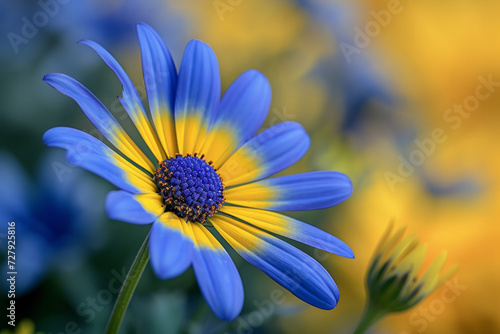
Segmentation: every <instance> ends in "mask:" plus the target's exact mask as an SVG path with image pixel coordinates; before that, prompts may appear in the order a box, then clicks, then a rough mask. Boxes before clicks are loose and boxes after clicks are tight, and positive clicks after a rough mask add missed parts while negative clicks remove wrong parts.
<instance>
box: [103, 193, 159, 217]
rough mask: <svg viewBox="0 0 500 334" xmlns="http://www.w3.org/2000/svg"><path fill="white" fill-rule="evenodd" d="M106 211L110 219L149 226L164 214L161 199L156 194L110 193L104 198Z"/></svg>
mask: <svg viewBox="0 0 500 334" xmlns="http://www.w3.org/2000/svg"><path fill="white" fill-rule="evenodd" d="M106 211H107V213H108V216H109V217H110V218H111V219H115V220H121V221H124V222H127V223H132V224H150V223H152V222H153V221H155V220H156V218H158V217H159V216H160V215H161V214H162V213H164V212H165V208H164V205H163V198H162V197H161V196H160V195H158V194H156V193H153V194H131V193H129V192H126V191H111V192H110V193H109V194H108V196H107V197H106Z"/></svg>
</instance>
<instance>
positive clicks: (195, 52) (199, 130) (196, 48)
mask: <svg viewBox="0 0 500 334" xmlns="http://www.w3.org/2000/svg"><path fill="white" fill-rule="evenodd" d="M220 92H221V85H220V75H219V64H218V62H217V57H216V56H215V54H214V52H213V51H212V49H211V48H210V47H209V46H208V45H206V44H205V43H203V42H201V41H197V40H192V41H190V42H189V43H188V45H187V46H186V50H185V51H184V56H183V58H182V63H181V67H180V70H179V80H178V83H177V93H176V97H175V126H176V131H177V139H178V144H179V151H180V152H179V153H181V154H185V153H194V151H195V149H197V148H201V146H202V145H203V143H204V140H205V138H206V134H207V131H208V129H209V128H210V125H211V123H212V122H213V120H214V116H215V111H216V109H217V105H218V103H219V99H220Z"/></svg>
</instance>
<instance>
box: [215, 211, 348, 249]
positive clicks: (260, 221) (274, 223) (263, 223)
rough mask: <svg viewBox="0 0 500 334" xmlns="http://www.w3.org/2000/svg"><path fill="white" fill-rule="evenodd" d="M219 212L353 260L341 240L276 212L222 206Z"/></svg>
mask: <svg viewBox="0 0 500 334" xmlns="http://www.w3.org/2000/svg"><path fill="white" fill-rule="evenodd" d="M220 211H221V212H223V213H226V214H228V215H231V216H233V217H236V218H238V219H240V220H243V221H245V222H247V223H249V224H252V225H254V226H256V227H258V228H261V229H263V230H265V231H268V232H271V233H275V234H278V235H282V236H284V237H287V238H290V239H293V240H296V241H299V242H302V243H304V244H306V245H309V246H312V247H315V248H318V249H321V250H324V251H325V252H329V253H332V254H337V255H340V256H344V257H348V258H354V254H353V252H352V250H351V249H350V248H349V246H347V245H346V244H345V243H344V242H343V241H342V240H340V239H338V238H336V237H334V236H333V235H331V234H330V233H327V232H325V231H323V230H321V229H319V228H317V227H315V226H312V225H310V224H306V223H304V222H302V221H300V220H297V219H293V218H291V217H288V216H284V215H281V214H279V213H276V212H271V211H266V210H257V209H250V208H242V207H236V206H224V207H222V208H221V210H220Z"/></svg>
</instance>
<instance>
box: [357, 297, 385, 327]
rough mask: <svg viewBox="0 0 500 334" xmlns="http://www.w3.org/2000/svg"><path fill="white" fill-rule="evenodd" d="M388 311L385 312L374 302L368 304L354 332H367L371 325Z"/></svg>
mask: <svg viewBox="0 0 500 334" xmlns="http://www.w3.org/2000/svg"><path fill="white" fill-rule="evenodd" d="M386 313H387V312H385V311H384V310H383V309H381V308H379V307H377V306H375V305H373V304H371V303H370V304H368V306H367V307H366V310H365V312H364V313H363V317H362V318H361V320H360V321H359V324H358V327H356V330H355V331H354V333H353V334H363V333H365V332H366V331H367V330H368V329H369V328H370V327H372V326H373V325H374V324H375V323H376V322H377V321H379V320H380V319H382V318H383V317H384V316H385V315H386Z"/></svg>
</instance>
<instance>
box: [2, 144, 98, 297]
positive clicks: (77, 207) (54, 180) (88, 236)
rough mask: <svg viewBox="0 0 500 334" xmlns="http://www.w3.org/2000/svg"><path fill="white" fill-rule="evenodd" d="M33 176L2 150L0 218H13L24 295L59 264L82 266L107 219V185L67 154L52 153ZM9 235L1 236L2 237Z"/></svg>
mask: <svg viewBox="0 0 500 334" xmlns="http://www.w3.org/2000/svg"><path fill="white" fill-rule="evenodd" d="M36 174H37V176H36V178H35V180H31V179H30V177H29V176H28V175H27V173H26V172H25V171H24V169H23V167H22V166H21V164H20V163H19V162H18V161H17V160H16V158H15V157H14V156H12V155H11V154H10V153H7V152H5V151H0V184H1V185H2V187H1V189H0V221H2V223H3V224H7V222H11V221H14V222H15V226H16V234H15V236H16V244H15V245H16V249H15V253H16V259H15V268H16V271H17V273H18V276H17V280H16V293H19V294H24V293H27V292H29V291H30V290H31V289H33V288H34V287H36V285H37V284H38V283H39V282H40V281H41V280H43V279H44V277H45V276H46V275H47V274H48V273H49V272H51V270H52V269H54V267H56V266H61V267H66V268H67V267H71V266H74V265H78V263H80V261H81V260H82V259H83V257H84V256H85V254H86V253H87V252H88V250H89V249H92V248H95V247H96V246H97V243H98V240H99V238H97V237H96V233H97V231H98V228H99V225H100V224H99V223H100V222H101V221H102V219H103V218H104V212H103V211H104V210H103V208H101V207H99V206H93V205H92V206H89V203H93V200H95V199H96V198H99V197H102V198H104V192H103V190H104V189H100V188H101V187H100V186H99V185H97V184H96V182H95V181H94V180H93V178H92V177H91V176H90V175H87V174H85V173H84V172H82V171H81V170H80V169H79V168H74V167H73V166H70V165H68V164H67V162H66V161H65V159H64V154H55V153H53V154H48V155H46V156H44V157H43V158H42V161H41V162H40V163H39V164H38V165H37V168H36ZM5 237H6V235H2V239H4V238H5Z"/></svg>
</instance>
